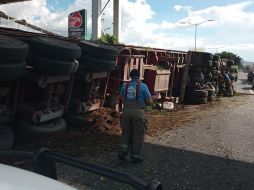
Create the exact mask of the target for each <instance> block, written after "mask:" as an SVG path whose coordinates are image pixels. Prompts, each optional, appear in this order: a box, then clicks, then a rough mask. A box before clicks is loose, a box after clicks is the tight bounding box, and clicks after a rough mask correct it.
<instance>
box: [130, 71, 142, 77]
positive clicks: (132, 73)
mask: <svg viewBox="0 0 254 190" xmlns="http://www.w3.org/2000/svg"><path fill="white" fill-rule="evenodd" d="M130 75H131V77H139V76H140V73H139V70H137V69H133V70H132V71H131V73H130Z"/></svg>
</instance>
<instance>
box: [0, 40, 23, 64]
mask: <svg viewBox="0 0 254 190" xmlns="http://www.w3.org/2000/svg"><path fill="white" fill-rule="evenodd" d="M0 52H1V53H0V64H1V61H5V62H4V63H6V62H7V61H8V62H12V61H22V60H25V59H26V57H27V54H28V45H27V44H26V43H25V42H23V41H21V40H18V39H15V38H11V37H8V36H5V35H0Z"/></svg>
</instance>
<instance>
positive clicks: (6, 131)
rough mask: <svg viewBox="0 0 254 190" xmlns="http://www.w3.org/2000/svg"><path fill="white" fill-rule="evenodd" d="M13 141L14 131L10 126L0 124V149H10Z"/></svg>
mask: <svg viewBox="0 0 254 190" xmlns="http://www.w3.org/2000/svg"><path fill="white" fill-rule="evenodd" d="M13 143H14V132H13V130H12V128H11V127H9V126H6V125H0V150H10V149H11V148H12V146H13Z"/></svg>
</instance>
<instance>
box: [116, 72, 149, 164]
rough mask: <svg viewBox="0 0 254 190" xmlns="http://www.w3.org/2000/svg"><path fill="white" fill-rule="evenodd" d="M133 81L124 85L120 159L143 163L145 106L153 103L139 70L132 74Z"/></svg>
mask: <svg viewBox="0 0 254 190" xmlns="http://www.w3.org/2000/svg"><path fill="white" fill-rule="evenodd" d="M130 76H131V81H130V82H127V83H125V84H124V85H123V87H122V89H121V100H122V102H123V105H124V108H123V113H122V116H121V121H120V125H121V128H122V137H121V145H120V151H119V159H120V160H123V161H127V162H131V163H140V162H142V161H143V153H142V151H143V145H144V136H145V131H146V127H147V117H146V113H145V110H144V108H145V105H149V104H151V103H152V99H151V94H150V92H149V89H148V87H147V85H146V84H144V83H142V82H141V81H140V80H139V77H140V74H139V71H138V70H137V69H133V70H132V71H131V73H130Z"/></svg>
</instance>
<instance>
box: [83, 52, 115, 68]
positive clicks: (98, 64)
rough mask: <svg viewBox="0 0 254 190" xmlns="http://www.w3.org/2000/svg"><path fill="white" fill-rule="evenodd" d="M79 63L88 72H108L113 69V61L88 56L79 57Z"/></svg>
mask: <svg viewBox="0 0 254 190" xmlns="http://www.w3.org/2000/svg"><path fill="white" fill-rule="evenodd" d="M79 64H80V65H82V66H84V69H85V70H86V71H88V72H99V71H106V72H108V71H113V70H115V61H107V60H103V59H98V58H94V57H89V56H86V57H84V58H83V59H80V60H79Z"/></svg>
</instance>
